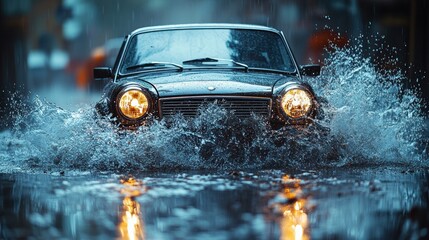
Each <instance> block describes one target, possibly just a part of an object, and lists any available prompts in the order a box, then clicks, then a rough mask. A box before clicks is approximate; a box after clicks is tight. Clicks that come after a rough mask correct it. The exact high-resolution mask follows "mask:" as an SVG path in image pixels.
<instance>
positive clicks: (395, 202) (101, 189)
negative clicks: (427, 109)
mask: <svg viewBox="0 0 429 240" xmlns="http://www.w3.org/2000/svg"><path fill="white" fill-rule="evenodd" d="M361 48H362V46H361V47H351V48H350V49H346V50H342V51H337V52H335V53H334V54H333V55H332V56H331V57H330V58H328V59H327V60H326V65H325V66H324V68H323V69H322V76H320V77H318V78H315V79H306V81H308V82H309V83H311V85H312V86H313V87H314V90H315V92H316V94H317V95H318V96H321V97H322V98H323V99H324V100H323V101H322V104H321V110H322V111H323V117H321V118H320V119H314V124H311V125H310V126H307V127H293V126H290V127H288V126H286V127H284V128H281V129H279V130H276V131H273V130H271V129H270V128H269V125H268V124H267V123H266V122H265V121H263V120H262V119H260V118H258V117H256V116H255V117H251V118H249V119H238V118H236V117H234V116H233V115H232V114H230V113H229V112H228V111H226V110H225V109H222V107H220V106H217V105H215V104H214V105H209V106H207V107H206V108H201V109H199V114H198V115H197V116H196V117H195V118H193V119H185V118H183V116H180V115H178V116H174V117H172V119H170V121H169V122H167V121H166V120H165V119H161V120H156V121H153V122H151V123H150V124H148V125H145V126H141V127H139V128H138V129H135V130H132V131H127V130H121V129H120V127H119V126H117V125H115V124H114V123H112V122H114V121H112V119H109V118H102V117H100V116H97V115H96V114H95V112H94V104H89V105H84V106H83V107H80V108H79V109H77V110H66V109H63V108H61V107H58V106H57V105H56V104H54V103H50V102H48V101H46V100H44V99H41V98H38V97H35V98H34V99H30V100H28V99H24V100H22V99H20V98H18V97H11V102H10V104H9V108H10V111H11V112H10V113H11V114H12V115H13V116H14V117H15V121H14V122H13V124H12V125H11V126H8V129H7V130H6V131H4V132H1V133H0V193H1V194H0V239H428V238H429V219H428V216H429V210H428V209H429V200H428V199H429V193H428V189H429V172H428V170H429V164H428V162H429V161H428V159H429V158H428V153H429V148H428V147H429V141H428V137H427V136H429V132H428V129H429V121H428V119H427V117H426V116H424V115H423V114H422V112H421V111H420V110H421V109H422V108H423V103H422V101H421V100H420V99H419V98H418V97H417V96H416V94H415V93H414V92H413V91H412V90H404V89H402V87H401V81H403V80H404V75H403V74H402V73H401V72H400V71H399V70H398V71H394V70H392V71H383V72H380V71H377V69H376V68H375V66H374V64H372V63H371V60H370V59H367V58H364V57H363V56H362V55H361ZM27 100H28V101H27ZM130 173H131V174H132V175H128V174H130Z"/></svg>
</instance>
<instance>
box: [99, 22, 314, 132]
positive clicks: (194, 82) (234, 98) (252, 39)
mask: <svg viewBox="0 0 429 240" xmlns="http://www.w3.org/2000/svg"><path fill="white" fill-rule="evenodd" d="M152 35H153V37H152ZM267 39H268V40H267ZM211 49H214V50H211ZM319 73H320V66H317V65H307V66H302V67H298V65H297V64H296V61H295V58H294V57H293V54H292V52H291V50H290V48H289V46H288V44H287V41H286V39H285V38H284V36H283V34H282V33H281V32H280V31H278V30H275V29H273V28H268V27H262V26H255V25H242V24H187V25H170V26H159V27H147V28H141V29H137V30H135V31H134V32H132V33H131V34H130V35H128V36H126V37H125V39H124V42H123V45H122V47H121V50H120V52H119V55H118V58H117V60H116V62H115V65H114V66H113V68H107V67H103V68H95V69H94V77H95V79H109V80H111V81H110V82H109V83H108V84H107V85H106V87H105V94H104V95H103V97H102V99H101V101H100V102H98V103H97V105H96V109H97V112H98V113H99V114H101V115H104V116H111V117H113V118H114V119H116V121H117V122H119V123H120V124H121V125H122V126H125V127H130V126H139V125H143V124H145V123H147V122H148V120H149V119H153V118H155V119H160V118H168V117H170V116H173V115H176V114H182V115H183V116H185V117H193V116H196V115H197V114H198V112H199V109H200V108H201V107H202V106H204V105H207V104H211V103H214V104H216V105H219V106H220V107H222V108H225V109H226V110H228V111H230V112H231V114H234V115H235V116H237V117H238V118H248V117H250V116H253V115H259V116H262V117H263V118H265V119H266V120H267V121H269V122H270V123H271V126H272V127H273V128H279V127H282V126H285V125H303V124H308V123H311V122H312V119H313V118H314V117H316V116H317V115H318V105H319V103H318V100H317V99H316V97H315V94H314V92H313V90H312V88H311V86H309V85H308V84H306V83H303V82H302V76H304V75H308V76H317V75H318V74H319ZM286 95H287V96H288V97H285V96H286ZM285 98H288V99H286V100H285ZM139 104H140V105H139ZM288 110H289V111H288Z"/></svg>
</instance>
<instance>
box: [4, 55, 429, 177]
mask: <svg viewBox="0 0 429 240" xmlns="http://www.w3.org/2000/svg"><path fill="white" fill-rule="evenodd" d="M360 50H361V48H360V47H350V48H348V49H343V50H337V51H336V52H335V53H333V54H332V55H331V56H330V57H328V58H327V59H326V62H325V66H324V67H323V68H322V75H321V76H320V77H317V78H312V79H307V81H308V82H309V83H310V84H311V85H312V86H314V89H315V92H316V94H317V95H318V96H321V97H323V99H324V100H323V102H322V104H321V107H322V109H323V112H324V116H325V117H324V118H323V119H319V120H316V124H315V125H314V126H310V127H309V128H304V129H300V128H294V127H288V128H284V129H281V130H278V131H272V130H270V128H269V126H268V125H267V124H266V123H265V122H264V121H262V120H261V119H260V118H258V117H253V118H251V119H248V120H244V121H241V120H240V119H236V118H234V117H232V116H231V115H230V114H229V113H228V112H227V111H225V110H224V109H222V108H220V107H219V106H216V105H210V106H208V107H207V108H205V109H201V111H200V113H201V114H200V115H199V116H198V117H197V118H195V119H192V120H189V119H184V118H183V117H181V116H176V117H175V118H174V119H173V120H172V121H170V122H169V123H167V122H166V121H165V120H161V121H154V122H153V123H152V124H149V125H147V126H142V127H140V128H139V129H137V130H133V131H119V130H118V127H117V126H115V125H114V124H112V123H111V122H110V121H109V120H108V119H104V118H100V117H98V116H96V114H95V113H94V108H93V106H86V107H83V108H81V109H79V110H77V111H67V110H64V109H61V108H59V107H57V106H55V105H54V104H51V103H48V102H45V101H43V100H41V99H39V98H35V99H34V100H32V101H31V104H30V105H29V107H26V108H24V107H22V104H18V103H17V102H15V103H14V105H17V106H20V107H16V108H15V110H14V111H15V112H14V114H15V115H17V118H16V121H15V123H14V126H13V127H12V128H11V130H10V131H9V132H5V133H3V134H2V135H1V136H0V141H1V144H0V145H1V147H0V156H1V163H0V167H1V170H2V171H13V169H22V170H29V169H30V170H36V171H38V170H48V171H56V170H72V169H73V170H89V171H106V170H107V171H134V170H153V169H156V170H175V169H243V168H261V167H262V168H282V167H289V166H293V167H305V166H319V165H322V166H326V165H345V164H366V163H375V164H380V163H383V162H386V161H387V162H394V163H397V162H400V163H417V164H424V165H426V164H427V153H426V152H425V148H427V146H424V136H423V130H424V128H425V126H424V124H425V122H424V120H425V119H424V116H423V115H422V114H421V112H420V109H421V101H420V100H419V99H418V98H417V97H416V96H415V94H414V93H413V92H412V91H402V90H401V89H402V88H401V81H403V80H404V75H403V74H402V73H401V72H400V71H377V69H376V67H375V66H374V64H373V63H372V62H371V59H369V58H365V57H363V56H362V53H361V51H360ZM23 109H24V110H23ZM326 129H329V130H328V131H327V130H326ZM11 169H12V170H11Z"/></svg>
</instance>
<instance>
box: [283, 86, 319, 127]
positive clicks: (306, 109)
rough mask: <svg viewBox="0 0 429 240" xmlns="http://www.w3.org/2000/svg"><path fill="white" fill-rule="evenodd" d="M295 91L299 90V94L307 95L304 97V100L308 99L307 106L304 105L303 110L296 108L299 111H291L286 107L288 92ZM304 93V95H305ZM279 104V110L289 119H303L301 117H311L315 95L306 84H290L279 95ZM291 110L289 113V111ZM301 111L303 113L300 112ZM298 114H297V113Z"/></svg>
mask: <svg viewBox="0 0 429 240" xmlns="http://www.w3.org/2000/svg"><path fill="white" fill-rule="evenodd" d="M292 91H295V92H298V94H300V95H301V97H303V96H305V97H306V98H307V99H304V101H306V102H307V103H306V104H307V107H305V106H304V109H302V110H296V111H297V112H298V113H291V111H290V110H289V111H288V110H286V109H285V103H284V101H285V97H286V95H287V94H288V93H290V92H292ZM303 94H304V95H303ZM278 104H279V110H280V112H281V113H282V115H283V116H284V117H285V118H286V119H289V120H301V119H306V118H309V117H311V115H312V113H313V111H314V105H315V103H314V95H313V94H312V93H311V91H310V90H308V89H307V88H305V87H304V86H301V85H294V86H289V87H287V88H285V89H284V90H283V91H282V93H281V94H280V96H279V100H278ZM288 112H289V113H288ZM299 112H301V113H299ZM295 114H297V115H295Z"/></svg>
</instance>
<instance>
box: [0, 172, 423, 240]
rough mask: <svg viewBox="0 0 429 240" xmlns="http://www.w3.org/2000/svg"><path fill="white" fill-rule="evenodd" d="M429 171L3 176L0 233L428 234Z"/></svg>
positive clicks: (368, 236) (313, 236)
mask: <svg viewBox="0 0 429 240" xmlns="http://www.w3.org/2000/svg"><path fill="white" fill-rule="evenodd" d="M428 189H429V169H427V168H417V169H416V168H415V167H409V166H381V165H378V166H365V167H356V166H354V167H350V166H349V167H345V166H344V167H336V168H324V169H308V170H296V169H295V170H294V169H290V170H259V171H244V172H243V171H226V172H223V171H216V172H201V171H197V172H195V171H192V172H190V171H184V172H170V173H153V172H143V173H138V174H134V175H133V176H131V175H125V176H124V175H118V174H112V173H90V172H72V171H71V172H65V173H64V172H61V173H59V172H47V173H2V174H0V192H1V195H0V224H1V225H0V226H1V228H0V238H1V239H427V238H429V233H428V231H429V219H428V218H429V217H428V216H429V211H428V206H429V204H428V203H429V192H428Z"/></svg>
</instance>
